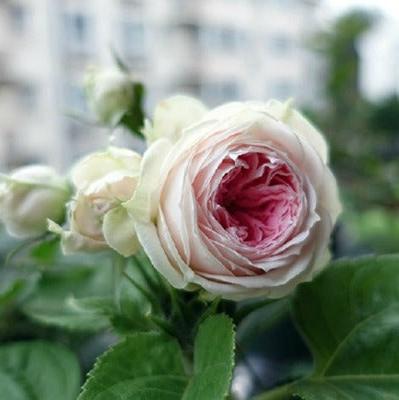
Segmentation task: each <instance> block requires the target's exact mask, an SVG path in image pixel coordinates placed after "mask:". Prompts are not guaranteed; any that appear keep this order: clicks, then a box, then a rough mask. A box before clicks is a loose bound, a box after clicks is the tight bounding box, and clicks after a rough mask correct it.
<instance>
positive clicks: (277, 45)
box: [0, 0, 319, 169]
mask: <svg viewBox="0 0 399 400" xmlns="http://www.w3.org/2000/svg"><path fill="white" fill-rule="evenodd" d="M315 8H316V3H315V1H309V0H308V1H306V0H85V1H84V2H83V1H82V0H35V1H32V0H3V1H1V2H0V77H1V81H0V167H1V168H5V167H14V166H17V165H21V164H24V163H28V162H45V163H50V164H52V165H54V166H56V167H58V168H61V169H63V168H65V167H66V166H67V165H68V164H69V163H70V162H71V161H72V160H73V159H75V158H77V157H79V156H81V155H82V154H84V153H85V152H87V151H90V150H92V149H96V148H99V147H101V146H104V145H105V144H106V142H107V132H105V131H104V130H99V129H98V128H94V127H93V126H92V125H91V124H90V123H86V122H85V123H82V121H80V122H79V121H78V120H77V119H74V118H71V117H68V114H80V115H82V116H83V119H87V120H90V116H89V115H88V112H87V106H86V104H85V100H84V96H83V91H82V77H83V74H84V71H85V69H86V67H87V66H88V65H90V64H99V65H110V64H111V63H112V56H111V51H110V49H113V50H114V51H116V52H117V53H118V54H119V55H120V56H121V57H122V58H123V59H124V60H125V62H126V63H127V64H128V66H129V67H130V68H131V70H132V73H133V75H134V76H135V77H137V79H138V80H142V81H143V82H144V83H145V84H146V86H147V89H148V97H147V107H148V109H151V107H153V105H154V104H155V103H156V102H157V101H159V100H160V99H161V98H163V97H165V96H167V95H170V94H173V93H176V92H181V93H186V94H192V95H196V96H199V97H200V98H201V99H202V100H203V101H205V102H206V103H207V104H209V105H210V106H214V105H217V104H220V103H223V102H225V101H233V100H243V99H256V100H265V99H267V98H270V97H275V98H279V99H282V100H284V99H287V98H289V97H294V98H295V99H296V100H297V102H298V103H299V104H308V103H311V102H313V101H314V100H315V99H317V96H318V93H317V88H318V82H319V73H318V63H317V62H315V58H314V56H313V55H312V54H311V53H310V52H309V51H308V50H307V49H306V40H307V38H308V37H309V35H310V34H311V33H312V32H313V30H314V29H315V16H314V13H315Z"/></svg>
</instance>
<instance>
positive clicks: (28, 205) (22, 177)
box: [0, 165, 70, 238]
mask: <svg viewBox="0 0 399 400" xmlns="http://www.w3.org/2000/svg"><path fill="white" fill-rule="evenodd" d="M0 179H2V182H1V183H0V221H1V222H3V223H4V225H5V227H6V229H7V232H8V233H9V234H10V235H12V236H15V237H19V238H29V237H35V236H40V235H41V234H44V233H45V232H46V230H47V219H48V218H50V219H52V220H54V221H58V222H62V220H63V218H64V214H65V204H66V202H67V201H68V199H69V195H70V193H69V188H68V185H67V183H66V181H65V180H64V179H63V178H61V177H60V176H59V175H57V174H56V172H55V171H54V170H53V169H52V168H50V167H47V166H42V165H32V166H27V167H23V168H19V169H17V170H15V171H14V172H12V173H11V175H9V176H3V177H1V178H0Z"/></svg>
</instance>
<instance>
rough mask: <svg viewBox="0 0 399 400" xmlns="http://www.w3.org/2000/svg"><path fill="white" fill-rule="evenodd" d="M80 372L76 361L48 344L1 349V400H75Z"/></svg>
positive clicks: (60, 349) (11, 346) (41, 343)
mask: <svg viewBox="0 0 399 400" xmlns="http://www.w3.org/2000/svg"><path fill="white" fill-rule="evenodd" d="M79 383H80V371H79V364H78V362H77V360H76V357H75V356H74V355H73V354H72V353H71V352H70V351H69V350H67V349H66V348H64V347H63V346H60V345H56V344H53V343H48V342H24V343H15V344H9V345H5V346H2V347H0V396H1V399H4V400H37V399H40V400H54V399H57V400H75V399H76V396H77V393H78V391H79Z"/></svg>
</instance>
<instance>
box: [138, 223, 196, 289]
mask: <svg viewBox="0 0 399 400" xmlns="http://www.w3.org/2000/svg"><path fill="white" fill-rule="evenodd" d="M135 228H136V233H137V236H138V238H139V240H140V243H141V245H142V246H143V249H144V251H145V252H146V254H147V255H148V257H149V258H150V260H151V262H152V265H153V266H154V267H155V268H156V269H157V270H158V272H159V273H160V274H161V275H162V276H164V277H165V279H166V280H167V281H168V282H169V283H170V284H171V285H172V286H174V287H175V288H178V289H182V288H185V287H186V286H187V283H188V282H186V281H185V279H184V277H183V275H182V274H181V273H180V272H179V271H177V270H176V269H175V267H174V266H173V265H172V264H171V263H170V261H169V259H168V257H167V256H166V254H165V251H164V250H163V248H162V244H161V242H160V240H159V237H158V232H157V229H156V227H155V225H154V224H152V223H145V222H136V224H135Z"/></svg>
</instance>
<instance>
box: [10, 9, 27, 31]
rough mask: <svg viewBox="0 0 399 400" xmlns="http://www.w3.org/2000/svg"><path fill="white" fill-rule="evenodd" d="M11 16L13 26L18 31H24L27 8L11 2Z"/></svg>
mask: <svg viewBox="0 0 399 400" xmlns="http://www.w3.org/2000/svg"><path fill="white" fill-rule="evenodd" d="M8 12H9V18H10V23H11V28H12V29H13V30H14V31H15V32H18V33H22V32H23V31H24V30H25V28H26V23H27V10H26V9H25V8H24V7H23V6H22V5H20V4H10V6H9V9H8Z"/></svg>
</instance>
